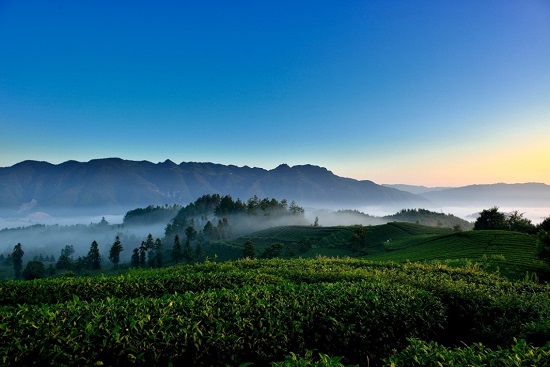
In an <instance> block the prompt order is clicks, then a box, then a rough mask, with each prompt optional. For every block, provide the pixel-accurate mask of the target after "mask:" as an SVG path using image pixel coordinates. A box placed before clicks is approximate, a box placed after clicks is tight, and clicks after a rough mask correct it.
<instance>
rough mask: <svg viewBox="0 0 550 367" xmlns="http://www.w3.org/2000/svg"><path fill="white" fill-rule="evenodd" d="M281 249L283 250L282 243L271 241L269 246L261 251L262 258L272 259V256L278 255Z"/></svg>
mask: <svg viewBox="0 0 550 367" xmlns="http://www.w3.org/2000/svg"><path fill="white" fill-rule="evenodd" d="M282 251H283V244H282V243H273V244H271V246H269V247H268V248H266V249H265V250H264V252H263V253H262V257H263V258H264V259H272V258H274V257H278V256H280V255H281V252H282Z"/></svg>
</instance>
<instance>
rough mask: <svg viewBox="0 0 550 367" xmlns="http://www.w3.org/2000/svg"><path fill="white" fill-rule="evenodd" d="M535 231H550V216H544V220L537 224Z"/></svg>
mask: <svg viewBox="0 0 550 367" xmlns="http://www.w3.org/2000/svg"><path fill="white" fill-rule="evenodd" d="M537 231H546V232H547V233H550V217H547V218H544V220H543V221H542V222H540V223H539V224H538V225H537Z"/></svg>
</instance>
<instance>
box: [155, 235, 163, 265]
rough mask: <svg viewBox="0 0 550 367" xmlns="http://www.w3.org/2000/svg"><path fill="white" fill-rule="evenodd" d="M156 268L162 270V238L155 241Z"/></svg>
mask: <svg viewBox="0 0 550 367" xmlns="http://www.w3.org/2000/svg"><path fill="white" fill-rule="evenodd" d="M155 267H157V268H162V242H161V240H160V238H157V239H156V241H155Z"/></svg>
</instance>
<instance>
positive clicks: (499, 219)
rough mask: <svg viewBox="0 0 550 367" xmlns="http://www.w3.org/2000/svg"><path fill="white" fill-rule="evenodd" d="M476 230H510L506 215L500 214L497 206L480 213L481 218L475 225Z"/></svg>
mask: <svg viewBox="0 0 550 367" xmlns="http://www.w3.org/2000/svg"><path fill="white" fill-rule="evenodd" d="M474 229H475V230H487V229H508V224H507V222H506V215H504V214H503V213H501V212H499V211H498V207H497V206H494V207H492V208H490V209H485V210H483V211H481V212H480V213H479V217H478V218H477V220H476V222H475V223H474Z"/></svg>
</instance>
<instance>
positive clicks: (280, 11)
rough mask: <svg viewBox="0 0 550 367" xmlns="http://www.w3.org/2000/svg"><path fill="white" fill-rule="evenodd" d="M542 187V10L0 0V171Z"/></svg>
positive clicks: (548, 152)
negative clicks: (312, 169) (170, 170)
mask: <svg viewBox="0 0 550 367" xmlns="http://www.w3.org/2000/svg"><path fill="white" fill-rule="evenodd" d="M104 157H121V158H124V159H131V160H149V161H152V162H160V161H164V160H166V159H170V160H172V161H174V162H176V163H180V162H182V161H185V162H189V161H195V162H206V161H210V162H215V163H222V164H235V165H237V166H244V165H248V166H256V167H262V168H266V169H272V168H274V167H276V166H278V165H279V164H281V163H287V164H289V165H296V164H315V165H320V166H323V167H326V168H328V169H329V170H331V171H333V172H334V173H335V174H338V175H341V176H345V177H352V178H356V179H370V180H373V181H374V182H376V183H407V184H422V185H427V186H460V185H467V184H474V183H496V182H508V183H514V182H545V183H548V184H550V2H549V1H547V0H540V1H537V0H524V1H520V0H513V1H508V0H498V1H491V0H487V1H479V0H472V1H469V0H460V1H456V0H452V1H445V0H432V1H408V0H407V1H391V0H388V1H382V0H380V1H365V0H363V1H354V0H349V1H337V0H335V1H281V0H279V1H271V2H265V1H195V2H190V1H182V2H176V1H158V0H156V1H101V0H99V1H54V0H49V1H43V0H41V1H27V0H0V166H2V167H6V166H11V165H13V164H15V163H17V162H20V161H23V160H27V159H32V160H43V161H49V162H52V163H60V162H64V161H67V160H70V159H74V160H78V161H88V160H90V159H94V158H104Z"/></svg>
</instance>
